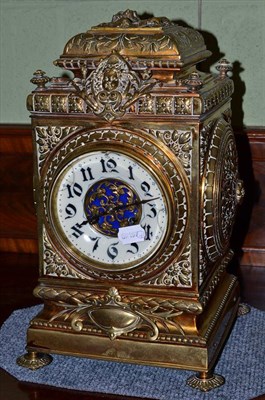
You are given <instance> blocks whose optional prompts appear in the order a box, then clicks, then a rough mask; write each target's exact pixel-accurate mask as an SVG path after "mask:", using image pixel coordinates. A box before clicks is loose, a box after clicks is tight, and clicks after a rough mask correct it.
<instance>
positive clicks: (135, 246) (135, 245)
mask: <svg viewBox="0 0 265 400" xmlns="http://www.w3.org/2000/svg"><path fill="white" fill-rule="evenodd" d="M130 246H131V247H132V249H131V250H127V253H131V254H136V253H138V251H139V246H138V244H137V243H131V244H130Z"/></svg>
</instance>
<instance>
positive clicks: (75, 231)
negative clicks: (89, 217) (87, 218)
mask: <svg viewBox="0 0 265 400" xmlns="http://www.w3.org/2000/svg"><path fill="white" fill-rule="evenodd" d="M80 228H82V225H81V224H75V225H74V226H71V229H72V230H73V232H72V235H73V236H74V237H75V238H76V239H78V238H79V237H80V236H82V235H83V233H84V232H83V231H81V229H80Z"/></svg>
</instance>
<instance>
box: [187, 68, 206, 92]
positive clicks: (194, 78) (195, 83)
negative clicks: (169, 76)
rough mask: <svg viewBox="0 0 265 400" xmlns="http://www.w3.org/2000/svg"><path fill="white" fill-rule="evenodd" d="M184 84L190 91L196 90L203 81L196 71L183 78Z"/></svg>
mask: <svg viewBox="0 0 265 400" xmlns="http://www.w3.org/2000/svg"><path fill="white" fill-rule="evenodd" d="M185 84H186V85H187V87H188V90H189V91H190V92H197V91H198V90H199V89H200V88H201V87H202V85H203V81H202V80H201V79H200V75H199V74H198V72H192V73H191V74H190V76H189V78H188V79H186V80H185Z"/></svg>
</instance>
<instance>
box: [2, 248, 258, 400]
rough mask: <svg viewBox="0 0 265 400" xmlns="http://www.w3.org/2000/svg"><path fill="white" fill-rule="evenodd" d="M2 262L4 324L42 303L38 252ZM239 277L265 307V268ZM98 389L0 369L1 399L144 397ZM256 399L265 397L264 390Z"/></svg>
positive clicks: (251, 299)
mask: <svg viewBox="0 0 265 400" xmlns="http://www.w3.org/2000/svg"><path fill="white" fill-rule="evenodd" d="M0 265H1V269H2V277H1V288H0V289H1V291H0V304H1V309H0V323H1V324H2V323H3V322H4V320H5V319H6V318H8V316H9V315H10V314H11V313H12V311H14V310H16V309H18V308H24V307H29V306H33V305H36V304H39V303H40V301H39V299H35V298H34V297H33V295H32V291H33V289H34V287H35V286H36V283H37V279H38V267H37V265H38V258H37V256H36V255H35V254H17V253H2V254H1V259H0ZM239 279H240V282H241V287H242V298H243V300H244V301H246V302H247V303H248V304H250V305H252V306H254V307H256V308H259V309H261V310H265V268H261V267H251V266H250V267H249V268H248V267H244V268H242V269H241V270H240V271H239ZM143 390H144V388H143ZM98 391H99V393H89V392H80V391H75V390H66V389H59V388H55V387H49V386H45V385H37V384H31V383H25V382H20V381H17V380H16V379H15V378H14V377H12V376H10V375H9V374H8V373H6V372H5V371H4V370H0V400H76V399H78V400H103V399H105V400H142V399H139V398H136V397H124V396H117V395H109V394H108V395H107V394H102V393H100V387H99V390H98ZM183 400H186V399H183ZM189 400H192V399H189ZM231 400H233V399H232V398H231ZM242 400H246V399H242ZM248 400H252V399H248ZM255 400H265V394H264V395H262V396H259V397H257V398H255Z"/></svg>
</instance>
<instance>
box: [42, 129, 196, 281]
mask: <svg viewBox="0 0 265 400" xmlns="http://www.w3.org/2000/svg"><path fill="white" fill-rule="evenodd" d="M93 133H94V134H96V136H98V137H97V139H95V138H93V139H92V137H93ZM113 133H114V134H113ZM91 134H92V137H91ZM104 134H105V137H104V138H103V136H104ZM126 134H127V135H130V137H131V138H132V139H131V141H130V140H129V141H128V140H125V139H126V138H125V137H124V135H125V136H126ZM120 135H121V136H122V140H121V138H120V137H119V136H120ZM72 136H75V138H73V137H72ZM72 136H69V137H68V138H66V140H65V141H64V143H62V144H61V145H60V146H58V148H57V149H56V151H55V152H54V153H55V154H50V156H49V160H47V161H48V162H47V163H46V168H45V170H44V171H43V183H42V186H43V198H44V212H43V214H44V221H43V222H44V228H45V230H46V234H47V236H48V238H49V240H50V242H51V243H52V244H53V246H54V247H55V249H56V251H57V252H58V254H60V256H62V257H63V258H64V259H65V260H66V261H67V262H68V263H70V265H71V267H73V268H74V269H75V270H76V271H78V272H79V273H80V272H82V274H84V275H85V276H87V277H88V278H93V279H97V280H101V279H104V280H106V279H107V280H121V281H125V280H128V281H131V280H134V281H137V280H140V279H142V277H143V276H144V277H149V276H150V275H151V274H152V275H154V273H157V272H158V271H161V269H163V268H165V267H166V266H167V265H168V263H169V262H170V261H171V260H172V258H176V257H177V255H179V254H180V253H181V251H182V249H183V246H184V242H185V238H186V235H185V233H186V230H187V225H188V218H186V220H185V223H183V224H180V222H179V221H178V223H179V224H180V225H181V227H180V232H181V237H180V238H179V237H177V236H178V232H176V229H175V228H176V221H175V216H176V214H177V206H178V204H177V201H176V193H174V190H175V183H174V182H171V178H170V177H169V171H170V173H171V174H172V176H174V177H175V175H176V174H177V173H178V174H179V176H180V178H179V181H180V182H181V184H182V188H181V193H182V192H183V193H182V194H181V196H182V197H183V200H182V201H181V204H182V207H184V208H185V210H186V213H185V215H186V217H188V215H189V212H188V209H189V203H188V202H189V200H188V195H187V191H188V183H187V182H186V179H185V173H184V172H183V171H182V167H181V165H180V163H179V162H178V161H177V160H176V158H175V157H174V156H173V157H172V154H171V152H169V150H168V148H167V147H166V146H164V145H163V144H161V143H160V142H159V141H158V140H156V138H154V137H149V136H148V137H146V134H143V133H141V132H139V131H138V130H137V133H136V132H131V131H129V130H128V129H126V130H123V129H120V128H117V129H115V130H113V129H109V130H106V129H99V128H98V129H96V130H93V131H90V130H86V129H84V131H83V132H79V133H78V138H77V137H76V135H74V134H73V135H72ZM111 136H112V137H111ZM91 139H92V140H91ZM143 139H144V140H145V142H148V143H147V145H146V146H145V148H143V145H142V143H143V142H142V140H143ZM77 142H78V144H77ZM73 143H74V149H73V150H72V151H69V145H71V144H73ZM70 147H71V146H70ZM66 149H67V151H66ZM147 149H148V151H147ZM97 150H100V151H101V150H103V151H114V152H120V153H122V154H125V155H128V156H129V157H131V158H133V159H135V160H136V161H137V162H138V163H140V164H141V165H143V166H144V168H146V169H147V170H149V171H150V174H153V175H154V176H155V180H156V181H157V182H158V183H159V186H160V187H161V190H162V193H163V194H164V198H165V202H166V204H165V205H166V207H167V209H168V221H169V224H168V228H167V231H166V234H165V236H164V239H163V240H162V242H161V244H160V245H159V248H157V249H156V250H155V251H154V252H153V253H152V254H151V256H150V257H148V258H147V259H146V257H143V258H142V259H139V260H138V262H137V265H135V263H134V265H132V266H131V267H130V268H126V269H123V270H115V271H113V270H110V269H109V268H106V267H105V268H103V266H102V265H101V266H99V265H98V264H97V263H96V262H94V260H93V261H92V262H89V260H86V259H85V257H83V255H82V257H81V258H80V257H79V256H78V255H77V254H76V251H73V249H72V248H71V245H69V244H66V243H65V241H64V240H62V237H61V235H60V230H59V231H58V224H57V221H56V220H55V219H54V217H53V216H52V212H51V202H52V200H51V189H52V187H53V185H54V182H55V181H56V179H57V178H58V176H59V175H60V172H61V171H62V170H63V169H64V168H65V166H66V165H68V164H69V163H70V162H71V161H72V160H74V159H75V158H77V157H79V156H81V155H83V154H86V153H88V152H94V151H97ZM163 161H166V162H165V165H163ZM176 164H177V165H176ZM173 169H174V171H173ZM179 191H180V189H179ZM184 203H185V204H184ZM172 237H173V239H172ZM172 242H173V245H172ZM176 242H177V244H176ZM169 247H170V251H169V252H168V253H170V254H166V255H165V248H169Z"/></svg>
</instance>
